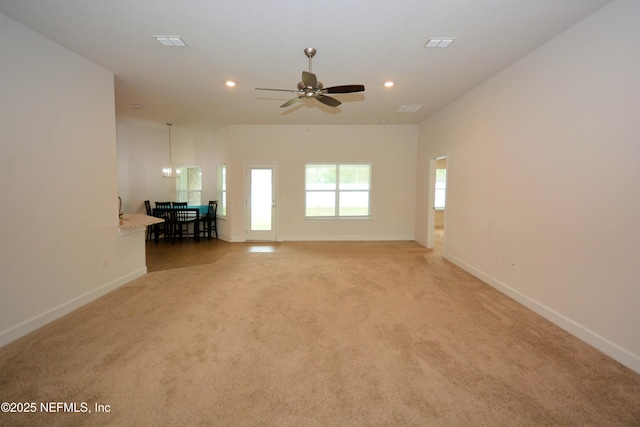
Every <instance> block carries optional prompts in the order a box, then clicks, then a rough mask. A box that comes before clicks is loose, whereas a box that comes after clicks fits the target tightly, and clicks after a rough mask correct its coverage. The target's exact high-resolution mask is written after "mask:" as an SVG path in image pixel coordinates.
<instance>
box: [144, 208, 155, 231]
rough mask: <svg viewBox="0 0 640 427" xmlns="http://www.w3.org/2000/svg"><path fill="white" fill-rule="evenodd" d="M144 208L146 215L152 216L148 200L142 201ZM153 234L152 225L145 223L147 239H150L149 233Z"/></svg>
mask: <svg viewBox="0 0 640 427" xmlns="http://www.w3.org/2000/svg"><path fill="white" fill-rule="evenodd" d="M144 208H145V210H146V211H147V215H148V216H153V212H152V211H151V202H150V201H148V200H145V201H144ZM152 234H153V226H151V225H147V240H149V239H151V235H152Z"/></svg>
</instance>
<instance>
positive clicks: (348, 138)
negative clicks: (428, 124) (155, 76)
mask: <svg viewBox="0 0 640 427" xmlns="http://www.w3.org/2000/svg"><path fill="white" fill-rule="evenodd" d="M417 141H418V126H416V125H402V126H389V125H384V126H383V125H379V126H286V125H282V126H280V125H266V126H263V125H255V126H252V125H246V126H229V127H225V128H222V129H218V130H215V131H212V132H210V133H207V132H198V131H189V130H185V129H180V128H179V125H175V124H174V126H173V128H172V146H173V158H174V159H175V160H174V163H175V164H177V165H199V166H201V167H202V176H203V196H202V201H203V203H206V202H207V201H209V200H218V199H219V195H218V193H217V175H216V173H217V167H218V166H220V165H222V164H226V165H227V192H228V216H227V218H226V219H219V220H218V234H219V236H220V238H221V239H224V240H229V241H234V242H243V241H245V240H246V236H245V213H246V212H245V209H244V206H245V165H246V163H260V162H263V163H264V162H275V163H277V164H278V183H277V185H278V216H277V221H278V223H277V230H278V239H279V240H413V238H414V228H413V226H414V212H415V182H416V175H415V174H416V153H417ZM168 157H169V154H168V131H167V129H166V127H165V128H162V127H161V126H159V127H157V128H144V127H136V126H133V125H130V124H124V123H118V159H119V160H118V161H119V174H120V175H119V176H120V179H119V181H120V184H119V188H120V190H119V191H120V195H121V197H122V198H123V205H124V210H125V212H132V211H142V210H143V209H144V206H143V202H144V200H146V199H149V200H150V201H151V203H152V205H153V203H154V202H155V201H166V200H175V194H174V187H175V184H174V181H169V180H167V179H164V178H162V175H161V170H162V167H163V165H165V163H167V161H168ZM307 162H335V163H339V162H342V163H344V162H357V163H371V164H372V165H373V166H372V186H373V187H374V191H373V192H372V200H371V212H372V215H371V219H370V220H367V221H305V220H304V206H305V199H304V197H305V192H304V179H305V171H304V165H305V163H307Z"/></svg>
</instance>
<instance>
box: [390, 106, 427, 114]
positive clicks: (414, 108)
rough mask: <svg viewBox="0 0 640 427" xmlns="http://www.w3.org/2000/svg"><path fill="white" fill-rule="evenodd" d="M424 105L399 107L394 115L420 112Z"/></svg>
mask: <svg viewBox="0 0 640 427" xmlns="http://www.w3.org/2000/svg"><path fill="white" fill-rule="evenodd" d="M422 107H424V105H401V106H400V108H398V109H397V110H396V113H415V112H417V111H418V110H420V109H421V108H422Z"/></svg>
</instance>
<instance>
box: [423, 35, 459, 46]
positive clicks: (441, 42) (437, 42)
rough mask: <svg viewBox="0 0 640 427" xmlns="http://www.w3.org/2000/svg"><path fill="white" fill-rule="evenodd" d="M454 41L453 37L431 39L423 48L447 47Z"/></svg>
mask: <svg viewBox="0 0 640 427" xmlns="http://www.w3.org/2000/svg"><path fill="white" fill-rule="evenodd" d="M454 40H455V37H438V38H436V37H432V38H430V39H429V41H428V42H427V44H426V45H424V47H441V48H444V47H449V46H450V45H451V43H453V41H454Z"/></svg>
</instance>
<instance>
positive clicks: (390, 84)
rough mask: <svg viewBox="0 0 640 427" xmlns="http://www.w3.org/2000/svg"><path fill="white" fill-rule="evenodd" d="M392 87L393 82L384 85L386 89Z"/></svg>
mask: <svg viewBox="0 0 640 427" xmlns="http://www.w3.org/2000/svg"><path fill="white" fill-rule="evenodd" d="M391 86H393V82H391V81H389V82H385V83H384V87H391Z"/></svg>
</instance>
